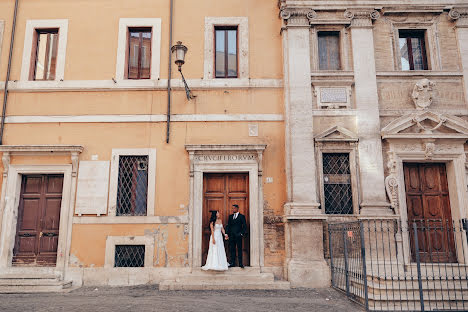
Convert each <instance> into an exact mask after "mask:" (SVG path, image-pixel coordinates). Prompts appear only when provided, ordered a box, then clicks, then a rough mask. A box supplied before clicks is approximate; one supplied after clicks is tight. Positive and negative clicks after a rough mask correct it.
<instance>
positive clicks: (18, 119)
mask: <svg viewBox="0 0 468 312" xmlns="http://www.w3.org/2000/svg"><path fill="white" fill-rule="evenodd" d="M283 120H284V116H283V115H280V114H199V115H198V114H181V115H172V116H171V121H172V122H218V121H233V122H234V121H283ZM166 121H167V116H166V115H162V114H161V115H75V116H74V115H70V116H64V115H62V116H43V115H42V116H8V117H6V119H5V123H7V124H30V123H58V122H60V123H116V122H120V123H125V122H131V123H135V122H166Z"/></svg>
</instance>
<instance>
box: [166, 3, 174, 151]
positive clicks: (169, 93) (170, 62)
mask: <svg viewBox="0 0 468 312" xmlns="http://www.w3.org/2000/svg"><path fill="white" fill-rule="evenodd" d="M170 1H171V4H170V13H169V66H168V67H169V72H168V74H167V122H166V143H169V138H170V130H171V100H172V99H171V79H172V51H171V48H172V18H173V9H174V8H173V7H174V0H170Z"/></svg>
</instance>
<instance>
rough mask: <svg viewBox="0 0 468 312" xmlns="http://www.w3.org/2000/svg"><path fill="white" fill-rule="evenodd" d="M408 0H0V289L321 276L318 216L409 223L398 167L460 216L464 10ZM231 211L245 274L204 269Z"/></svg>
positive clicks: (243, 282) (240, 284)
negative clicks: (237, 215)
mask: <svg viewBox="0 0 468 312" xmlns="http://www.w3.org/2000/svg"><path fill="white" fill-rule="evenodd" d="M407 2H408V1H398V0H396V1H367V0H362V1H344V0H343V1H339V0H337V1H321V0H317V1H311V0H303V1H302V0H280V1H272V0H270V1H267V0H265V1H251V0H242V1H214V0H206V1H199V2H197V6H196V7H195V6H194V5H193V1H190V0H177V1H176V0H167V1H150V0H138V1H125V0H118V1H115V0H113V1H110V0H102V1H80V2H76V1H60V3H57V1H51V0H35V1H30V0H18V1H13V0H11V1H3V2H2V3H1V4H0V75H1V76H2V77H3V76H5V77H7V79H5V81H6V82H5V81H3V82H1V87H2V88H1V89H2V91H1V92H0V93H2V95H3V96H2V98H3V99H4V107H5V108H6V109H5V110H4V113H3V116H4V118H2V120H3V122H2V125H3V126H4V128H2V129H4V131H3V132H2V134H1V135H2V136H1V137H0V140H1V146H0V152H1V153H2V166H1V167H0V171H2V175H1V178H0V179H1V185H2V192H1V199H0V279H1V278H5V279H8V280H10V281H13V282H12V283H13V284H12V285H9V286H8V285H7V284H5V283H3V284H5V285H6V286H4V287H10V289H12V287H14V285H17V284H14V283H17V282H15V280H17V279H18V278H19V277H20V276H28V277H30V278H31V280H35V284H34V285H23V286H25V287H24V288H25V289H26V290H28V289H29V290H41V289H42V290H60V289H62V288H63V287H69V286H70V285H75V286H80V285H136V284H145V283H159V284H160V287H161V288H162V289H190V288H197V289H200V288H210V287H211V288H215V289H220V288H276V289H277V288H289V287H327V286H329V285H330V269H329V265H328V263H327V258H326V256H325V255H326V254H327V252H326V248H324V246H326V241H327V235H326V231H325V230H324V229H326V227H327V224H328V223H331V222H338V221H343V220H364V221H365V220H382V219H386V220H388V219H390V220H395V219H396V220H401V221H402V222H406V221H408V219H409V217H408V207H407V200H406V198H407V197H406V193H405V185H406V184H405V183H408V179H406V178H405V172H407V171H408V170H411V168H413V167H415V168H417V170H420V169H418V168H426V167H428V168H432V167H431V166H435V165H437V166H439V167H441V168H442V167H443V168H444V170H445V172H446V178H447V184H448V185H447V187H448V192H449V197H450V206H449V210H447V211H450V215H451V217H452V218H454V219H457V220H461V219H464V218H466V217H467V211H466V206H467V205H466V204H467V202H468V198H467V194H466V185H467V183H466V181H467V178H466V176H465V175H466V169H465V168H466V156H465V150H466V147H465V145H466V144H465V142H466V140H467V139H468V109H467V104H468V103H467V97H468V26H467V25H468V7H466V5H465V4H464V3H463V2H464V1H461V0H452V1H446V0H439V1H425V0H416V1H411V5H408V3H407ZM15 4H16V5H17V6H15ZM14 21H15V22H16V23H15V26H14V25H13V24H14ZM171 25H172V26H171ZM12 34H14V40H12V39H13V37H12ZM179 40H180V41H182V42H183V44H184V45H185V46H186V47H188V53H187V55H186V58H185V64H183V65H182V68H181V70H182V72H183V74H184V76H185V78H186V82H187V85H188V86H189V88H190V89H191V93H186V89H185V86H184V83H183V81H182V79H181V78H182V77H181V75H180V73H179V72H178V70H177V66H176V65H175V64H173V63H174V58H172V59H171V57H172V56H171V55H172V54H171V52H170V51H171V47H172V46H173V45H175V44H176V42H177V41H179ZM10 48H11V53H10ZM171 63H172V65H171ZM5 90H7V93H6V94H5ZM408 164H412V166H413V167H411V168H409V167H408ZM418 166H419V167H418ZM412 170H413V172H414V170H415V169H412ZM421 170H423V169H421ZM431 170H433V168H432V169H431ZM233 204H238V205H240V206H241V212H242V213H244V214H245V215H246V216H247V220H248V223H249V232H248V236H247V238H246V239H245V240H244V247H245V248H244V254H243V257H244V259H245V263H244V264H247V265H248V268H246V269H244V270H240V269H239V270H238V269H231V270H229V271H228V272H227V273H224V275H223V279H221V278H219V277H218V276H216V275H213V274H211V273H206V272H202V271H201V270H200V267H201V265H202V264H203V262H204V259H205V257H206V251H207V237H209V230H208V227H207V222H208V220H209V212H210V210H219V211H221V212H222V213H223V218H224V219H223V220H224V222H226V220H227V216H228V214H229V213H230V212H231V211H230V207H231V206H232V205H233ZM324 233H325V234H324ZM226 247H227V246H226ZM460 260H462V259H460ZM463 261H464V259H463ZM3 284H2V285H3ZM37 285H41V286H40V287H38V286H37ZM28 287H29V288H28ZM41 287H42V288H41ZM1 290H2V289H0V291H1Z"/></svg>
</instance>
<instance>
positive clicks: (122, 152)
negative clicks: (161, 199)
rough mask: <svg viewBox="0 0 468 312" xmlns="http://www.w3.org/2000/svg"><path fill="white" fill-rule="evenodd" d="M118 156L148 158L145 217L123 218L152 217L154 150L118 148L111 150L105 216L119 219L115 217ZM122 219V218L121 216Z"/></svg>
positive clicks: (153, 204) (154, 177) (154, 185)
mask: <svg viewBox="0 0 468 312" xmlns="http://www.w3.org/2000/svg"><path fill="white" fill-rule="evenodd" d="M120 156H148V192H147V193H148V194H147V199H146V215H145V216H125V218H140V219H141V218H146V217H149V216H154V215H155V214H154V212H155V198H156V149H153V148H118V149H112V158H111V166H110V167H111V169H110V170H111V172H110V183H109V200H108V203H109V205H108V211H107V215H108V216H111V217H116V218H120V217H121V216H117V214H116V208H117V188H118V184H119V181H118V179H119V161H120ZM122 217H124V216H122Z"/></svg>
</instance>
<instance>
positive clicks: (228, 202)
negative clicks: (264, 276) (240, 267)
mask: <svg viewBox="0 0 468 312" xmlns="http://www.w3.org/2000/svg"><path fill="white" fill-rule="evenodd" d="M234 204H237V205H239V212H240V213H242V214H243V215H245V218H246V221H247V228H249V219H250V218H249V176H248V174H247V173H228V174H224V173H207V174H204V176H203V213H202V218H203V219H202V220H203V224H202V264H204V263H205V262H206V257H207V255H208V248H209V240H210V234H211V232H210V226H209V220H210V216H211V213H210V211H212V210H216V211H219V212H220V213H221V218H222V222H223V225H224V227H226V225H227V223H228V219H229V215H230V214H232V205H234ZM224 247H225V250H226V254H227V258H228V261H230V254H229V244H228V242H227V241H225V242H224ZM242 247H243V262H244V264H248V263H250V239H249V236H248V235H247V236H246V237H245V238H244V241H243V246H242Z"/></svg>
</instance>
